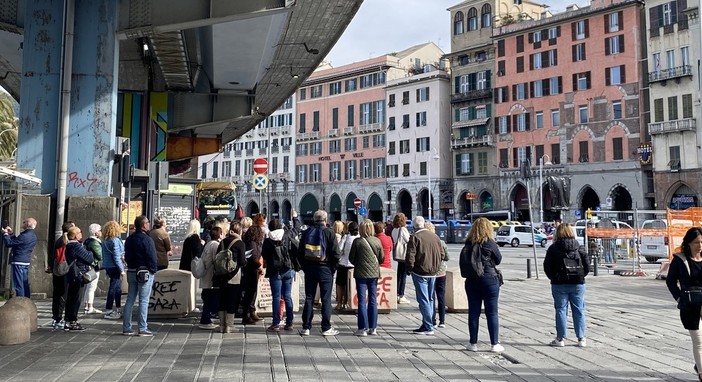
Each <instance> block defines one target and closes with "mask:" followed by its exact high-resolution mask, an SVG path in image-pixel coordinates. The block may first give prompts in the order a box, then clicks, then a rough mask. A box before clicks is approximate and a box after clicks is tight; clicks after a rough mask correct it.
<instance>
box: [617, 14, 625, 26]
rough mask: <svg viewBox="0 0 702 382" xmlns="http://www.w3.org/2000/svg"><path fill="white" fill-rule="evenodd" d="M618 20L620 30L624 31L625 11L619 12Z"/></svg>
mask: <svg viewBox="0 0 702 382" xmlns="http://www.w3.org/2000/svg"><path fill="white" fill-rule="evenodd" d="M617 18H618V20H617V21H618V22H619V29H618V30H620V31H621V30H624V11H619V12H617Z"/></svg>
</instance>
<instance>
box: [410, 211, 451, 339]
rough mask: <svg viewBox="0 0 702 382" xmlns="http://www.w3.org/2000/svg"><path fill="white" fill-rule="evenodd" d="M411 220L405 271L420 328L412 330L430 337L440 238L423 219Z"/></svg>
mask: <svg viewBox="0 0 702 382" xmlns="http://www.w3.org/2000/svg"><path fill="white" fill-rule="evenodd" d="M413 221H414V229H415V231H414V235H412V237H410V240H409V242H408V243H407V261H406V266H407V269H408V270H409V271H410V272H411V273H412V281H413V282H414V289H415V290H416V291H417V302H418V303H419V311H420V312H421V313H422V325H421V326H420V327H419V328H418V329H415V330H414V332H415V333H417V334H426V335H433V334H434V326H433V318H434V317H433V316H434V284H435V282H436V274H437V273H438V272H439V267H440V266H441V261H442V259H443V258H444V255H443V252H442V249H441V239H439V236H437V235H436V234H435V233H433V232H431V231H429V230H428V229H426V228H425V227H424V218H423V217H421V216H417V217H415V218H414V219H413Z"/></svg>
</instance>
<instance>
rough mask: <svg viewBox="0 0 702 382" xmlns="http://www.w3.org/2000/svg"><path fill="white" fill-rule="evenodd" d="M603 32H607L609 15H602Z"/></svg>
mask: <svg viewBox="0 0 702 382" xmlns="http://www.w3.org/2000/svg"><path fill="white" fill-rule="evenodd" d="M604 33H605V34H607V33H609V15H608V14H606V15H604Z"/></svg>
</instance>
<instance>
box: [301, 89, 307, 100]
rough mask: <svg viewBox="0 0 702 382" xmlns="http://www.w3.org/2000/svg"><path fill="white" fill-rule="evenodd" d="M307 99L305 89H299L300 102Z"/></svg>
mask: <svg viewBox="0 0 702 382" xmlns="http://www.w3.org/2000/svg"><path fill="white" fill-rule="evenodd" d="M306 99H307V89H305V88H302V89H300V101H304V100H306Z"/></svg>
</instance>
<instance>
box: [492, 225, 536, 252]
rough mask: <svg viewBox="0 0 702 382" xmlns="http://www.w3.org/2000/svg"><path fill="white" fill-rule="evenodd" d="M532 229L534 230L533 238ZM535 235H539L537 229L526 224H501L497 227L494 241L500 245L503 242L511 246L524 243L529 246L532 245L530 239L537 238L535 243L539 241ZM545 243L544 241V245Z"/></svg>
mask: <svg viewBox="0 0 702 382" xmlns="http://www.w3.org/2000/svg"><path fill="white" fill-rule="evenodd" d="M532 231H533V232H534V238H533V239H532ZM537 235H540V234H539V231H537V230H536V229H534V228H532V227H530V226H528V225H503V226H501V227H500V228H498V229H497V232H496V234H495V241H496V242H497V245H499V246H500V247H503V246H504V245H505V244H509V245H511V246H512V247H517V246H519V245H520V244H526V245H528V246H530V247H531V246H533V245H534V242H533V241H532V240H537V243H540V241H539V240H538V239H537ZM542 239H543V238H542ZM545 245H546V243H544V246H545Z"/></svg>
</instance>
